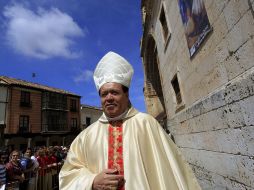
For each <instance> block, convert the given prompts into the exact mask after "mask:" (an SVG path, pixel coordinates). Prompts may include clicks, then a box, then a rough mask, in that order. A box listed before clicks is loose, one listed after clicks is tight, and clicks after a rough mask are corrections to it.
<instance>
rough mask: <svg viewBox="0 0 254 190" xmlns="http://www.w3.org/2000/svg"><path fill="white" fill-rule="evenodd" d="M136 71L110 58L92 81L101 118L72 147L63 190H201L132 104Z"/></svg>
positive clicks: (159, 132)
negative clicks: (132, 81) (131, 98)
mask: <svg viewBox="0 0 254 190" xmlns="http://www.w3.org/2000/svg"><path fill="white" fill-rule="evenodd" d="M132 75H133V69H132V66H131V65H130V64H129V63H128V62H127V61H126V60H125V59H124V58H123V57H121V56H120V55H118V54H116V53H114V52H109V53H107V54H106V55H105V56H104V57H103V58H102V59H101V60H100V62H99V63H98V65H97V67H96V69H95V72H94V81H95V84H96V88H97V90H98V92H99V95H100V99H101V104H102V108H103V115H102V116H101V117H100V118H99V120H98V121H97V122H95V123H93V124H92V125H91V126H89V127H88V128H87V129H85V130H84V131H83V132H81V133H80V134H79V135H78V136H77V138H76V139H75V140H74V141H73V143H72V145H71V147H70V150H69V153H68V156H67V159H66V161H65V163H64V166H63V167H62V169H61V172H60V175H59V179H60V189H62V190H72V189H73V190H74V189H78V190H102V189H103V190H105V189H109V190H110V189H111V190H113V189H114V190H167V189H170V190H171V189H172V190H178V189H179V190H187V189H188V190H199V189H200V187H199V185H198V183H197V181H196V178H195V176H194V175H193V172H192V170H191V168H190V167H189V166H188V164H187V162H185V161H184V159H183V158H182V156H181V153H180V152H179V150H178V148H177V147H176V146H175V144H174V143H173V142H172V140H171V139H170V137H169V136H168V135H167V134H166V133H165V132H164V130H163V129H162V127H161V126H160V125H159V123H158V122H157V121H156V120H155V119H154V118H153V117H152V116H150V115H148V114H145V113H141V112H138V111H137V110H136V109H135V108H133V107H132V105H131V103H130V100H129V86H130V82H131V78H132Z"/></svg>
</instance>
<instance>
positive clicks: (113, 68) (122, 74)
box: [93, 51, 134, 91]
mask: <svg viewBox="0 0 254 190" xmlns="http://www.w3.org/2000/svg"><path fill="white" fill-rule="evenodd" d="M133 73H134V71H133V68H132V66H131V64H129V62H128V61H126V59H124V58H123V57H122V56H120V55H118V54H117V53H114V52H111V51H110V52H108V53H107V54H106V55H104V57H103V58H102V59H101V60H100V61H99V63H98V65H97V66H96V68H95V71H94V75H93V78H94V82H95V85H96V88H97V90H98V91H99V89H100V88H101V86H102V85H104V84H105V83H108V82H116V83H120V84H122V85H124V86H126V87H129V86H130V82H131V78H132V75H133Z"/></svg>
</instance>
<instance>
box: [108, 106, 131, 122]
mask: <svg viewBox="0 0 254 190" xmlns="http://www.w3.org/2000/svg"><path fill="white" fill-rule="evenodd" d="M128 111H129V108H128V109H126V110H125V112H123V113H122V114H121V115H119V116H117V117H113V118H112V117H107V116H106V115H105V113H103V114H104V115H105V117H106V118H107V120H108V121H109V122H110V121H119V120H122V119H123V118H125V116H126V114H127V113H128Z"/></svg>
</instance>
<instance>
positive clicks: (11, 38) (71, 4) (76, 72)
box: [0, 0, 146, 112]
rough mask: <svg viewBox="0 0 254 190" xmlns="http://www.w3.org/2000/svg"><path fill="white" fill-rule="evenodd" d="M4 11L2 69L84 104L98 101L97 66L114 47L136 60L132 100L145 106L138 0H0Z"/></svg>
mask: <svg viewBox="0 0 254 190" xmlns="http://www.w3.org/2000/svg"><path fill="white" fill-rule="evenodd" d="M0 11H1V14H0V23H1V24H0V27H1V28H0V38H1V39H0V75H4V76H8V77H13V78H17V79H22V80H26V81H29V82H34V83H39V84H42V85H46V86H50V87H55V88H60V89H63V90H67V91H70V92H72V93H75V94H78V95H80V96H81V97H82V98H81V103H82V104H87V105H91V106H100V100H99V95H98V93H97V91H96V88H95V85H94V81H93V72H94V69H95V67H96V64H97V63H98V62H99V60H100V59H101V58H102V57H103V56H104V55H105V54H106V53H107V52H109V51H114V52H116V53H118V54H120V55H121V56H123V57H124V58H125V59H126V60H128V61H129V62H130V63H131V64H132V66H133V68H134V76H133V79H132V84H131V87H130V100H131V102H132V104H133V105H134V107H136V108H137V109H138V110H139V111H143V112H145V111H146V108H145V103H144V96H143V86H144V72H143V66H142V60H141V57H140V39H141V37H142V20H141V7H140V1H139V0H121V1H119V0H103V1H101V0H36V1H34V0H26V1H24V0H18V1H12V0H1V1H0ZM33 73H35V76H33Z"/></svg>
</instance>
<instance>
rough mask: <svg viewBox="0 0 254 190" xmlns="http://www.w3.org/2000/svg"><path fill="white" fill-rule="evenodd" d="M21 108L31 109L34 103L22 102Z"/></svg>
mask: <svg viewBox="0 0 254 190" xmlns="http://www.w3.org/2000/svg"><path fill="white" fill-rule="evenodd" d="M19 105H20V107H27V108H31V107H32V102H20V104H19Z"/></svg>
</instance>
